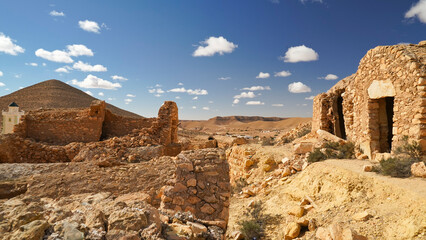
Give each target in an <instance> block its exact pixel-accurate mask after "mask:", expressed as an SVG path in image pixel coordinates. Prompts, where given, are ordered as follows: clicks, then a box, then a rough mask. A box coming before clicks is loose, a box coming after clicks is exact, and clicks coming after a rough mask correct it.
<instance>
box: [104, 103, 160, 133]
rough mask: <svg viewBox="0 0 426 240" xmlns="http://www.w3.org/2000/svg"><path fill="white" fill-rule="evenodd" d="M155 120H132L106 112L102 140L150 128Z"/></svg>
mask: <svg viewBox="0 0 426 240" xmlns="http://www.w3.org/2000/svg"><path fill="white" fill-rule="evenodd" d="M154 121H155V118H130V117H123V116H118V115H115V114H113V113H111V112H110V111H108V110H107V111H106V113H105V120H104V122H103V126H102V139H107V138H111V137H121V136H124V135H127V134H129V133H131V132H132V131H133V130H134V129H142V128H149V127H151V125H152V124H153V122H154Z"/></svg>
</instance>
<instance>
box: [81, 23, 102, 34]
mask: <svg viewBox="0 0 426 240" xmlns="http://www.w3.org/2000/svg"><path fill="white" fill-rule="evenodd" d="M78 25H79V26H80V28H81V29H83V30H84V31H87V32H93V33H100V32H99V31H100V30H101V28H100V27H99V24H98V23H97V22H94V21H89V20H84V21H78Z"/></svg>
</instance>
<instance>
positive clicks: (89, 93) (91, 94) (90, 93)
mask: <svg viewBox="0 0 426 240" xmlns="http://www.w3.org/2000/svg"><path fill="white" fill-rule="evenodd" d="M85 93H86V94H88V95H90V96H93V93H92V92H91V91H85Z"/></svg>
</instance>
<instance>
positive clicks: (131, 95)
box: [126, 93, 136, 98]
mask: <svg viewBox="0 0 426 240" xmlns="http://www.w3.org/2000/svg"><path fill="white" fill-rule="evenodd" d="M126 97H133V98H134V97H136V95H133V94H130V93H129V94H127V95H126Z"/></svg>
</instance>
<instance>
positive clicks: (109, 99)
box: [108, 98, 116, 101]
mask: <svg viewBox="0 0 426 240" xmlns="http://www.w3.org/2000/svg"><path fill="white" fill-rule="evenodd" d="M115 100H116V98H108V101H115Z"/></svg>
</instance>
